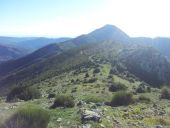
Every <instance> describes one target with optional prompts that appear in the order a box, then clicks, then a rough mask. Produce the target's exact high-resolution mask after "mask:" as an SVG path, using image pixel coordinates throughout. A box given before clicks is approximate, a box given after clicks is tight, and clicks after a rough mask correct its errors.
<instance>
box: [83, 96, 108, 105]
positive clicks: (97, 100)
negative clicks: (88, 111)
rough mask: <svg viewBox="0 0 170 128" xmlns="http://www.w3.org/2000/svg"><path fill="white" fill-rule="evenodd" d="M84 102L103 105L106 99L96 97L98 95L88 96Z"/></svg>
mask: <svg viewBox="0 0 170 128" xmlns="http://www.w3.org/2000/svg"><path fill="white" fill-rule="evenodd" d="M83 101H85V102H86V103H90V102H92V103H103V102H105V101H106V100H105V98H104V97H101V96H96V95H88V96H85V97H84V98H83Z"/></svg>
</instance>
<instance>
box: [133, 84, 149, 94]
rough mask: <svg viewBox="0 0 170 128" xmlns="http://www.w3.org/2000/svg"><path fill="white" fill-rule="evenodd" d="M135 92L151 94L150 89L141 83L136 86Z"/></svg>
mask: <svg viewBox="0 0 170 128" xmlns="http://www.w3.org/2000/svg"><path fill="white" fill-rule="evenodd" d="M136 92H137V93H145V92H151V88H150V87H149V86H146V85H144V84H143V83H142V84H140V85H139V86H138V88H137V89H136Z"/></svg>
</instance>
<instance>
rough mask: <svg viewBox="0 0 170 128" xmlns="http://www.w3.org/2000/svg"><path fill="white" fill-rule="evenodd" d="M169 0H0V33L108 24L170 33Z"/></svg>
mask: <svg viewBox="0 0 170 128" xmlns="http://www.w3.org/2000/svg"><path fill="white" fill-rule="evenodd" d="M169 3H170V1H169V0H0V35H5V36H47V37H61V36H69V37H75V36H78V35H80V34H86V33H88V32H90V31H92V30H94V29H96V28H99V27H101V26H103V25H105V24H113V25H116V26H117V27H119V28H120V29H122V30H123V31H125V32H126V33H127V34H129V35H130V36H149V37H156V36H168V37H170V18H169V12H170V8H169V5H170V4H169Z"/></svg>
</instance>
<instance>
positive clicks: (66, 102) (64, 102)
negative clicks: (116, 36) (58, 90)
mask: <svg viewBox="0 0 170 128" xmlns="http://www.w3.org/2000/svg"><path fill="white" fill-rule="evenodd" d="M74 105H75V103H74V98H73V97H72V96H70V95H57V96H56V97H55V101H54V104H53V105H52V106H51V108H56V107H66V108H71V107H74Z"/></svg>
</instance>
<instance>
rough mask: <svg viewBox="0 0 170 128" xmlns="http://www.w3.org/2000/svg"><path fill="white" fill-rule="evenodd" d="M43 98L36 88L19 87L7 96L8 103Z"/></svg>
mask: <svg viewBox="0 0 170 128" xmlns="http://www.w3.org/2000/svg"><path fill="white" fill-rule="evenodd" d="M40 97H41V93H40V91H39V90H38V89H36V88H35V87H29V86H18V87H15V88H13V89H12V90H11V92H10V93H9V94H8V95H7V99H6V100H7V102H11V101H17V100H18V99H19V100H25V101H28V100H31V99H38V98H40Z"/></svg>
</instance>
